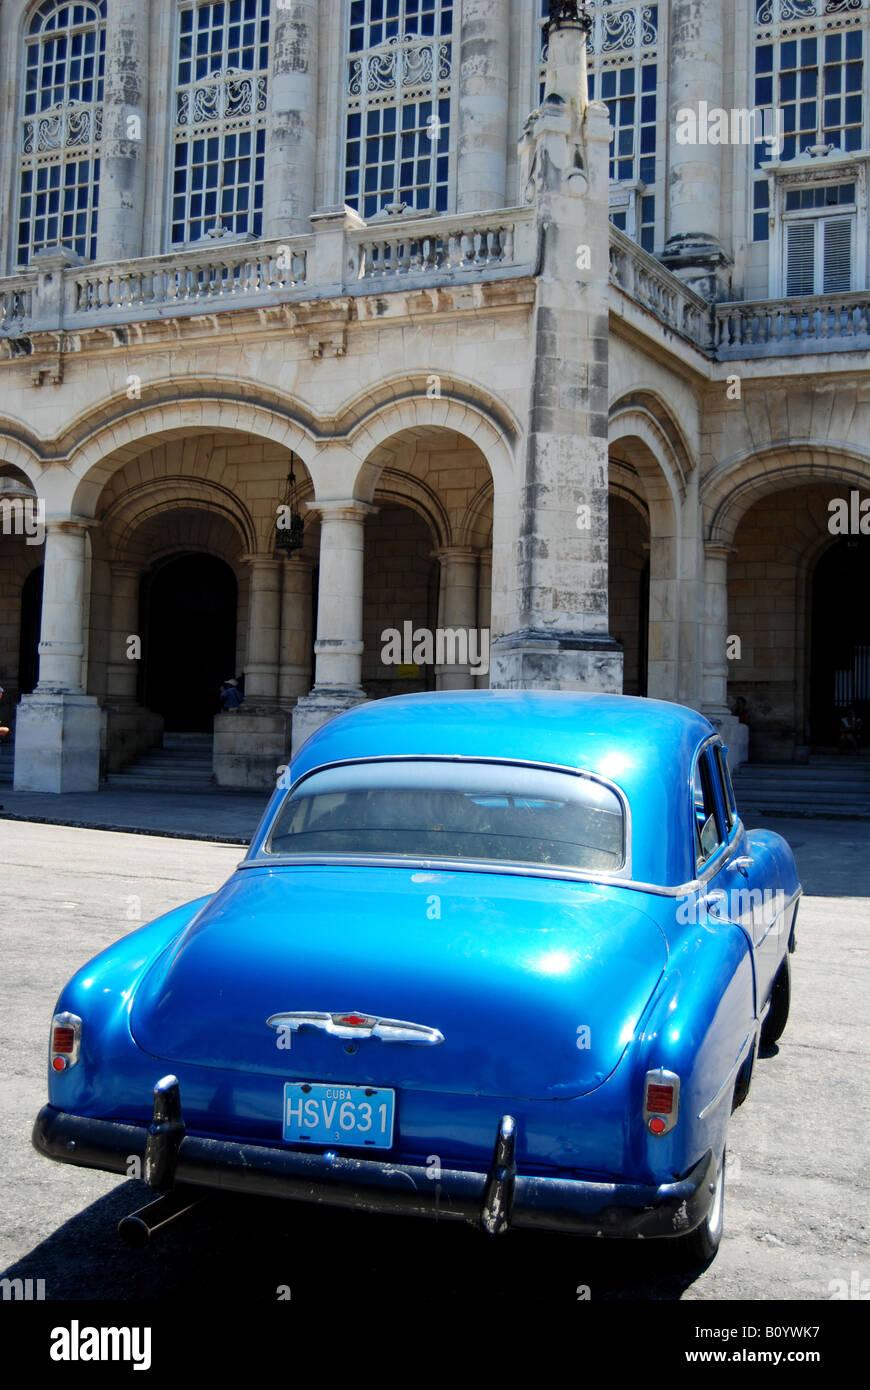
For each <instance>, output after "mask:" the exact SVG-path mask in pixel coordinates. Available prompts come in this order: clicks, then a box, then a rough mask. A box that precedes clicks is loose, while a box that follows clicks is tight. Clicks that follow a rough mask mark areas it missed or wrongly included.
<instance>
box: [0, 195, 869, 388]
mask: <svg viewBox="0 0 870 1390" xmlns="http://www.w3.org/2000/svg"><path fill="white" fill-rule="evenodd" d="M354 222H355V225H354ZM535 238H536V229H535V220H534V213H533V210H532V209H531V208H508V209H500V210H499V211H497V212H491V213H477V214H465V215H462V216H452V217H450V216H445V217H437V216H431V217H415V218H397V219H395V220H393V221H384V222H377V223H372V224H369V225H368V226H365V225H360V224H359V221H358V219H354V221H348V223H347V225H343V226H341V227H340V228H339V230H338V233H336V227H335V222H334V221H333V222H332V224H331V226H327V225H326V224H324V225H323V227H322V228H320V227H318V226H315V230H314V232H313V233H312V234H309V235H306V236H299V237H292V238H289V239H288V240H286V241H283V242H280V241H243V242H229V243H227V242H223V241H221V240H219V239H216V240H215V243H214V244H213V245H208V246H204V247H203V248H201V249H196V250H188V251H179V252H173V253H171V254H167V255H163V256H146V257H141V258H139V259H137V260H131V261H122V262H117V263H106V264H102V265H83V264H79V263H76V264H70V263H68V262H66V261H64V260H63V257H62V256H61V257H60V258H59V259H60V261H61V262H62V264H60V266H58V264H57V260H55V263H54V264H51V265H48V264H47V265H46V267H45V268H42V267H40V266H35V267H34V268H32V269H30V270H28V271H27V272H26V273H24V274H19V275H15V276H9V277H7V278H5V279H3V280H0V342H2V341H3V340H4V339H5V340H6V341H7V343H8V345H9V346H8V349H7V352H8V354H10V355H15V354H17V353H18V352H20V351H27V350H28V349H27V339H28V335H30V334H32V333H38V332H40V331H49V332H51V331H55V332H56V331H57V330H58V329H62V330H72V331H74V330H76V329H84V328H87V327H90V326H95V327H101V326H103V325H105V326H110V325H112V324H123V323H132V322H138V321H146V320H148V319H168V318H175V317H185V316H192V315H195V314H203V313H214V312H219V311H222V310H225V309H230V308H236V307H238V308H251V307H264V308H265V307H269V306H276V305H280V304H282V303H287V302H293V301H302V302H304V301H314V300H317V299H320V298H329V297H331V296H335V295H336V294H343V295H360V294H369V293H373V292H375V291H377V292H381V291H383V292H388V291H389V290H390V289H398V288H399V287H400V286H404V285H415V286H419V287H420V288H428V287H437V286H439V285H444V284H451V283H462V282H466V283H468V282H475V281H485V280H494V279H495V280H498V279H505V278H516V277H521V276H525V275H532V274H534V269H535V262H536V250H535ZM337 249H338V251H339V252H340V254H337ZM70 259H74V258H70ZM610 283H611V287H612V290H613V291H616V292H617V293H619V294H621V295H625V296H627V297H628V299H629V300H631V301H633V302H634V303H635V304H636V305H638V306H640V307H641V308H642V309H644V310H646V311H647V313H648V314H649V315H651V316H652V318H653V319H654V320H657V321H658V323H659V324H661V325H663V326H664V327H665V328H666V329H669V330H672V331H673V332H674V333H677V334H679V335H680V336H681V337H683V338H684V339H685V340H686V341H687V342H689V343H690V344H692V345H693V346H694V347H697V348H699V349H700V350H701V351H702V352H704V353H705V355H707V356H709V357H712V358H717V359H719V360H722V361H729V360H733V359H738V358H751V357H775V356H781V355H789V354H796V353H811V352H830V351H849V350H852V351H856V350H866V349H867V348H868V347H870V292H868V291H853V292H852V293H850V294H840V295H822V296H818V297H814V298H806V299H778V300H770V301H766V300H765V301H752V302H740V303H720V304H717V305H715V306H713V307H712V308H711V306H710V305H709V304H708V303H707V301H706V300H704V299H703V298H702V297H701V296H700V295H699V294H696V293H695V292H694V291H693V290H691V289H690V288H688V287H687V286H686V285H685V284H683V282H682V281H681V280H680V279H679V278H678V277H677V276H675V275H673V274H672V273H671V272H670V271H669V270H668V269H667V268H666V267H665V266H663V265H661V263H660V262H659V261H657V260H656V258H655V257H654V256H652V255H650V254H649V253H648V252H647V251H644V250H643V249H642V248H641V247H640V246H638V245H637V243H636V242H634V241H632V239H631V238H630V237H628V236H626V234H625V233H624V232H622V231H620V230H619V229H618V228H617V227H611V228H610ZM650 326H651V328H652V330H653V332H655V331H656V329H655V326H654V325H650ZM22 345H23V346H22Z"/></svg>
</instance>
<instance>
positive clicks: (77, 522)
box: [45, 516, 102, 534]
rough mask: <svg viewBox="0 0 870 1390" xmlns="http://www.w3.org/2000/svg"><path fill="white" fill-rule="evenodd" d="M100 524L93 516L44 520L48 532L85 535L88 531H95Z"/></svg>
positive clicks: (54, 517) (59, 517) (47, 518)
mask: <svg viewBox="0 0 870 1390" xmlns="http://www.w3.org/2000/svg"><path fill="white" fill-rule="evenodd" d="M101 524H102V523H101V522H99V521H98V520H97V518H96V517H94V516H47V517H46V518H45V529H46V531H49V532H52V531H54V532H59V533H61V534H63V533H64V532H69V533H75V532H76V531H80V532H82V534H85V533H86V532H88V531H91V530H96V529H98V528H99V526H100V525H101Z"/></svg>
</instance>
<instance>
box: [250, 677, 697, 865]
mask: <svg viewBox="0 0 870 1390" xmlns="http://www.w3.org/2000/svg"><path fill="white" fill-rule="evenodd" d="M715 732H716V731H715V729H714V727H713V725H712V724H711V723H710V722H709V720H707V719H705V718H704V716H703V715H701V714H699V713H698V712H697V711H696V710H691V709H687V708H685V707H684V706H682V705H676V704H671V703H669V702H666V701H663V700H648V699H645V698H641V697H639V696H630V695H601V694H594V693H587V692H580V691H550V690H443V691H432V692H423V693H419V694H413V695H398V696H392V697H388V698H386V699H381V700H373V701H369V702H367V703H365V704H361V705H356V706H354V708H353V709H351V710H348V711H346V712H345V713H344V714H341V715H339V716H337V717H336V718H335V719H331V720H330V721H329V722H328V723H327V724H324V725H323V726H322V727H321V728H320V729H318V730H316V732H315V733H314V734H312V736H311V737H310V738H309V739H308V741H307V742H306V743H305V745H304V746H303V748H302V749H301V750H300V752H299V753H298V754H297V756H296V757H295V758H294V760H293V764H292V768H291V777H292V781H293V782H296V781H297V780H298V779H299V777H301V776H303V775H304V774H305V773H307V772H310V771H311V770H312V769H314V768H316V767H320V766H323V765H324V764H326V763H335V762H343V761H346V760H348V759H354V758H377V757H413V756H421V755H428V756H430V757H432V756H434V757H438V756H441V757H451V756H453V757H466V758H475V757H477V758H499V759H507V760H509V761H512V762H513V761H515V762H525V763H545V764H553V765H556V766H562V767H571V768H582V769H584V770H586V771H589V772H595V773H598V774H599V775H601V776H603V777H606V778H608V779H609V780H610V781H612V782H614V783H615V784H616V785H617V786H618V787H620V788H621V789H622V791H623V792H624V793H625V795H626V797H627V800H628V804H629V807H630V811H631V818H632V863H631V877H632V879H633V880H635V881H641V882H647V883H653V884H660V885H667V886H676V885H678V884H681V883H685V882H687V881H688V880H689V879H691V878H693V877H694V851H693V841H692V825H691V815H690V811H689V797H688V788H689V779H690V777H691V775H692V760H693V757H694V754H695V751H696V749H697V748H698V745H699V744H701V743H703V742H704V741H705V740H706V739H708V738H710V737H711V736H713V735H714V734H715ZM270 809H271V808H270ZM261 838H262V837H261V835H260V834H258V835H257V837H256V839H255V843H256V842H257V841H260V840H261ZM253 850H254V845H252V851H253Z"/></svg>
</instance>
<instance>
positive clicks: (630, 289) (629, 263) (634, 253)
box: [610, 227, 712, 349]
mask: <svg viewBox="0 0 870 1390" xmlns="http://www.w3.org/2000/svg"><path fill="white" fill-rule="evenodd" d="M610 283H611V285H613V286H615V287H616V288H617V289H619V290H623V291H624V292H625V293H626V294H627V295H628V296H629V298H630V299H633V300H634V301H635V302H636V303H637V304H640V305H641V306H642V307H643V308H644V309H648V310H649V312H650V313H651V314H653V315H654V317H655V318H657V319H659V320H660V321H661V322H662V323H664V324H666V325H667V326H668V327H669V328H672V329H673V330H674V332H676V333H680V334H681V335H682V336H683V337H684V338H688V339H689V340H690V342H692V343H694V344H695V346H696V347H700V348H704V349H709V347H710V346H711V342H712V326H711V322H710V305H709V304H708V303H707V301H706V300H705V299H704V298H702V296H701V295H699V294H696V293H695V292H694V290H691V289H689V288H688V286H686V285H684V284H683V282H682V280H680V279H678V278H677V276H676V275H673V274H672V273H671V272H670V271H669V270H667V269H666V268H665V266H663V265H662V264H661V263H660V262H659V261H657V260H656V258H655V256H651V255H650V254H649V252H648V251H644V250H643V248H642V247H640V246H638V244H637V242H635V241H632V239H631V237H629V236H626V234H625V232H623V231H620V229H619V228H618V227H611V229H610Z"/></svg>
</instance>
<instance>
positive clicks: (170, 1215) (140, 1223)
mask: <svg viewBox="0 0 870 1390" xmlns="http://www.w3.org/2000/svg"><path fill="white" fill-rule="evenodd" d="M207 1195H208V1194H207V1193H202V1192H200V1191H198V1189H197V1188H195V1187H175V1188H173V1189H172V1191H171V1192H164V1194H163V1196H162V1197H158V1198H157V1199H156V1201H153V1202H149V1203H148V1205H147V1206H145V1207H140V1209H139V1210H138V1211H134V1212H132V1213H131V1214H130V1215H129V1216H125V1217H123V1218H122V1220H121V1221H119V1222H118V1235H119V1236H120V1237H121V1239H122V1240H123V1241H124V1243H125V1244H126V1245H130V1246H132V1247H133V1249H134V1250H144V1248H145V1246H146V1245H147V1244H148V1242H149V1241H150V1240H151V1237H152V1236H156V1235H159V1234H160V1233H161V1232H163V1231H165V1230H166V1228H167V1226H171V1225H172V1223H173V1222H174V1221H177V1220H178V1218H179V1217H180V1216H184V1214H185V1212H188V1211H192V1210H193V1208H194V1207H198V1206H199V1204H200V1202H204V1201H205V1200H206V1197H207Z"/></svg>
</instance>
